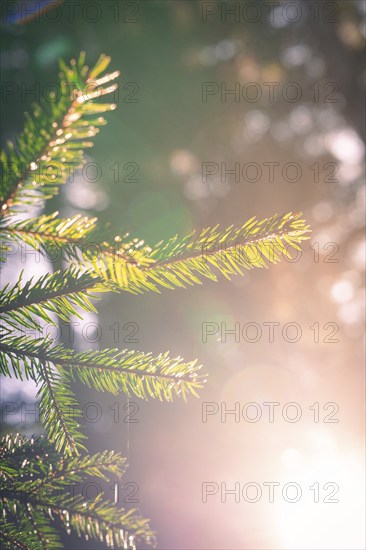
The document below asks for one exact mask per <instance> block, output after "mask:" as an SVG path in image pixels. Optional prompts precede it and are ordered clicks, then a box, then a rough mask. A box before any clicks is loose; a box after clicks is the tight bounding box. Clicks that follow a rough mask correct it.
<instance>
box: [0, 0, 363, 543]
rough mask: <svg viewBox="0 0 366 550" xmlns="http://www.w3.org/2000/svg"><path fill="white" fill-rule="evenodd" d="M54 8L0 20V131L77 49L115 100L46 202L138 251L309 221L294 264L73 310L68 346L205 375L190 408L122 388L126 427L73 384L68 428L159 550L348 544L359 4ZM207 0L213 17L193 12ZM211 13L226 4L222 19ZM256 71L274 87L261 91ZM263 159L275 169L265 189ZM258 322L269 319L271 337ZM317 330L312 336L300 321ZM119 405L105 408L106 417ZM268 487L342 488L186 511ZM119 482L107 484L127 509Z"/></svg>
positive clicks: (355, 504)
mask: <svg viewBox="0 0 366 550" xmlns="http://www.w3.org/2000/svg"><path fill="white" fill-rule="evenodd" d="M4 4H8V5H12V4H14V3H12V2H7V3H6V2H5V3H4ZM67 4H69V3H67V2H66V5H65V3H63V4H62V3H60V4H59V6H58V7H55V8H54V10H53V12H51V10H50V11H49V12H47V13H48V17H47V18H46V17H45V16H40V17H39V20H37V19H36V20H31V21H28V22H27V23H26V24H5V23H4V22H3V24H2V28H1V73H2V81H3V83H9V82H10V83H15V84H16V85H18V86H17V90H16V92H14V93H12V94H10V93H9V91H8V89H7V88H6V87H5V88H4V85H3V86H2V101H1V110H2V122H1V125H2V139H3V142H4V141H5V140H6V139H9V138H10V139H11V138H13V137H14V136H15V135H16V133H17V132H18V131H19V130H20V129H21V127H22V121H23V112H24V111H25V110H27V109H29V108H30V106H31V102H32V100H33V99H34V96H33V97H32V95H31V94H30V93H28V94H26V95H25V96H24V94H22V93H21V90H22V89H23V90H30V89H32V87H34V86H36V85H37V83H38V84H39V86H40V88H39V89H40V90H43V89H45V88H44V87H45V86H46V85H47V84H48V83H50V82H57V60H58V59H59V58H60V57H63V58H66V59H69V58H72V57H74V56H76V55H77V54H78V53H79V52H80V51H81V50H85V51H86V52H87V58H88V60H89V62H90V63H93V62H94V61H95V60H96V59H97V58H98V56H99V54H100V53H106V54H108V55H110V56H111V57H112V63H111V67H112V69H113V70H116V69H118V70H120V71H121V76H120V78H119V86H120V88H119V94H118V96H116V97H115V101H116V103H117V110H116V111H114V112H112V113H109V114H108V115H107V118H108V125H107V127H106V128H103V129H102V132H101V133H100V134H99V135H98V136H97V138H96V140H95V147H94V148H93V149H92V150H91V151H90V152H89V153H88V161H89V162H95V163H97V164H98V165H99V167H100V170H101V177H100V179H99V181H97V182H94V183H93V182H91V181H90V179H92V176H90V177H89V178H85V177H83V174H82V173H79V174H77V175H76V176H75V179H74V182H73V183H71V182H69V183H68V184H66V186H65V188H64V189H63V190H62V192H61V193H60V195H59V196H58V197H57V198H55V199H54V200H53V201H52V202H51V203H49V204H48V205H47V210H48V211H51V210H55V209H57V210H59V211H60V212H61V213H62V214H66V215H68V214H70V213H73V212H77V211H83V212H87V213H88V214H96V215H98V217H99V218H100V220H101V221H102V222H108V223H110V224H111V227H112V229H113V231H114V232H115V233H124V232H125V231H129V232H130V233H131V234H133V235H134V236H138V237H141V238H143V239H145V241H146V242H147V243H149V244H151V245H153V244H154V243H156V242H157V241H159V240H160V239H163V238H167V237H170V236H172V235H174V234H175V233H177V232H178V233H186V232H189V231H191V230H192V229H193V228H196V227H197V228H201V227H205V226H209V225H216V224H217V223H220V224H222V225H223V226H225V225H230V224H232V223H239V222H242V221H245V220H246V219H247V218H250V217H251V216H253V215H256V216H258V217H259V218H261V217H267V216H270V215H273V214H275V213H284V212H287V211H289V210H293V211H299V210H301V211H303V212H304V215H305V217H306V219H307V221H308V222H309V223H310V224H311V226H312V231H313V233H312V240H311V242H310V241H308V242H306V243H305V245H304V249H303V253H302V255H301V258H299V261H296V262H293V263H291V262H286V261H284V262H282V263H281V264H280V265H278V266H275V267H273V268H271V269H270V270H268V271H267V270H263V271H262V270H254V271H252V272H250V273H248V274H246V275H245V277H244V278H239V277H237V278H235V279H233V280H232V281H231V282H229V281H226V280H224V279H223V278H222V279H220V282H219V283H216V284H215V283H213V282H207V283H205V285H204V286H200V287H192V288H189V289H188V290H183V289H182V290H176V291H174V292H172V291H165V292H163V293H162V294H161V295H157V294H156V295H155V294H145V295H142V296H138V297H132V296H129V295H123V294H121V295H118V296H113V297H106V298H104V299H103V301H102V302H101V303H100V304H99V310H100V316H99V318H98V319H96V318H92V317H91V318H90V319H89V318H88V319H86V320H85V323H87V322H98V323H99V324H100V328H101V333H102V335H101V339H100V341H98V342H95V343H92V342H91V340H92V338H90V333H89V338H86V339H85V338H84V339H83V338H82V329H83V326H79V327H77V330H76V333H77V335H78V337H77V341H76V345H77V347H79V348H80V349H88V348H90V347H94V348H97V347H98V346H100V347H105V346H115V345H118V346H119V347H129V348H131V349H142V350H144V351H153V352H159V351H165V350H168V349H169V350H170V351H171V353H172V354H174V355H182V356H183V357H185V358H186V359H191V358H195V357H198V358H199V361H200V362H202V363H203V364H204V369H205V372H207V373H208V374H209V377H208V382H207V385H206V387H205V389H204V390H203V391H202V392H201V399H200V400H195V401H194V400H191V401H190V402H189V403H188V405H185V404H184V403H180V402H177V403H174V404H161V403H158V402H149V403H145V402H142V401H140V400H138V399H134V398H131V401H133V402H134V403H136V404H137V405H138V407H139V410H138V413H137V414H136V418H137V419H138V423H130V424H127V423H126V422H123V419H124V418H125V416H126V411H127V409H123V407H125V406H126V399H125V397H123V396H121V397H120V398H119V399H118V400H116V398H113V397H111V396H108V395H99V394H97V393H96V392H95V393H93V392H91V391H86V390H85V388H79V387H78V388H77V393H78V396H79V399H80V401H81V403H84V404H87V403H91V402H93V403H97V405H98V411H99V410H101V411H102V418H101V419H100V420H99V421H98V422H95V423H94V422H91V421H86V422H85V431H86V433H88V436H89V440H88V447H89V450H90V451H96V450H100V449H104V448H108V449H116V450H121V451H123V452H124V453H125V454H128V462H129V464H130V468H129V471H128V474H127V477H126V482H127V481H130V482H132V483H137V484H138V486H139V491H138V500H139V502H138V504H137V505H138V506H139V508H140V510H141V512H142V513H143V514H144V515H145V516H147V517H150V518H151V522H152V526H153V527H154V528H155V529H156V530H157V532H158V541H159V543H158V548H161V549H182V550H183V549H192V550H193V549H202V550H203V549H211V548H212V549H230V550H232V549H259V548H263V549H264V548H266V549H274V548H281V549H282V548H291V549H294V548H307V549H309V548H314V549H320V548H329V549H330V548H332V550H334V549H335V548H339V549H343V548H346V547H348V548H355V549H356V548H362V547H363V544H364V543H363V540H362V536H363V535H362V533H363V531H362V517H363V510H364V508H363V503H362V501H361V500H360V498H361V497H359V496H357V494H356V493H357V487H359V485H358V483H357V482H356V481H355V479H354V478H353V477H352V475H351V476H350V472H352V473H354V475H356V474H357V475H358V472H359V470H360V469H361V468H360V464H361V462H360V460H361V458H362V457H361V454H362V449H363V444H362V434H363V423H362V422H361V420H360V419H361V410H362V401H363V391H362V388H363V369H362V365H363V345H362V342H363V335H364V332H363V331H364V329H363V323H364V319H363V313H364V310H363V304H364V286H363V282H364V277H363V270H364V266H365V262H364V259H365V252H364V245H365V239H364V139H365V131H364V101H363V94H364V91H365V90H364V88H365V70H364V65H363V61H364V40H365V4H364V3H363V2H361V1H360V2H357V1H352V0H347V1H339V2H322V1H320V2H319V1H318V2H316V1H314V2H304V1H300V0H299V1H297V2H277V3H276V2H268V3H263V2H259V1H257V2H245V1H242V2H226V3H225V2H221V3H220V2H219V3H215V2H209V3H207V2H199V1H197V2H196V1H148V0H146V1H141V2H115V1H109V0H106V1H103V2H94V3H93V2H88V1H79V2H74V5H75V10H74V18H73V19H72V18H71V17H70V10H69V9H67ZM93 4H94V7H93ZM95 5H96V6H97V8H95ZM208 5H209V7H208ZM238 5H239V7H238ZM207 9H209V10H212V11H213V12H214V13H213V14H212V15H208V16H207V21H206V22H204V17H203V15H204V14H205V13H207ZM228 9H234V10H237V11H236V12H235V15H231V16H230V15H227V13H226V12H225V10H228ZM117 10H118V11H117ZM52 13H53V14H54V15H52ZM225 13H226V15H225ZM60 14H61V15H60ZM53 16H54V19H55V20H54V21H52V20H51V19H52V17H53ZM93 19H96V21H95V22H92V20H93ZM205 82H211V83H212V82H213V83H216V84H217V85H218V86H219V87H220V85H221V84H222V83H224V85H226V86H227V89H232V88H233V87H234V86H235V83H239V86H240V89H241V90H242V89H243V87H244V86H246V85H248V83H251V82H252V83H253V82H254V83H256V84H257V85H258V86H260V88H261V90H262V92H263V95H262V98H261V99H260V100H259V101H257V102H254V101H251V100H250V98H249V99H248V98H246V97H241V98H240V100H239V101H235V100H234V97H233V96H232V95H228V96H227V100H226V101H222V100H221V98H220V93H217V94H215V95H211V96H208V98H207V101H206V102H203V101H202V87H203V86H204V83H205ZM268 82H273V83H276V86H277V87H276V88H275V95H274V101H270V100H269V96H268V92H267V91H268V87H267V86H266V85H265V83H268ZM294 82H295V83H296V85H297V87H299V88H300V89H301V92H302V97H301V98H299V100H298V101H290V100H289V99H287V98H286V97H284V95H283V93H282V91H283V90H284V88H286V85H288V84H289V83H294ZM329 86H330V87H329ZM316 91H318V92H319V95H318V96H316V95H314V94H315V93H316ZM248 93H249V92H248ZM205 162H206V163H207V162H210V163H218V164H219V165H220V163H224V162H225V163H226V165H227V168H228V169H232V168H233V167H234V164H235V163H237V162H239V163H240V167H241V168H242V167H243V166H247V163H250V162H252V163H256V165H257V166H258V165H259V166H260V167H261V169H262V171H263V172H262V176H261V177H260V178H259V179H258V181H256V182H254V181H253V179H255V178H254V176H253V172H250V168H249V167H248V170H249V172H248V174H249V176H248V180H249V181H245V178H243V177H241V179H240V182H238V183H236V182H235V178H234V177H233V176H230V175H229V176H228V177H227V178H226V181H221V178H220V173H218V174H216V175H214V176H212V177H210V178H208V181H207V182H205V181H204V178H203V177H202V166H203V164H202V163H205ZM266 162H267V163H268V162H276V163H279V164H278V165H277V166H279V169H278V172H277V171H276V172H275V174H276V177H275V178H274V181H270V178H269V177H268V172H267V171H266V168H265V166H266V165H265V164H264V163H266ZM289 162H292V163H297V166H299V167H301V171H302V175H301V178H300V179H299V181H297V182H292V183H291V182H289V181H287V180H286V177H284V176H283V174H282V168H283V167H284V166H285V165H286V163H289ZM116 163H118V165H119V170H120V174H119V177H118V178H115V177H114V174H115V172H114V170H113V167H115V166H116ZM315 163H319V164H318V167H319V177H318V178H315V176H314V170H315V168H314V166H315ZM333 169H334V170H336V173H334V174H333V180H332V178H331V177H330V176H331V172H332V171H333ZM132 171H133V172H134V175H133V176H131V177H130V178H128V174H131V172H132ZM116 179H117V181H116ZM129 179H134V180H135V181H132V182H131V181H129ZM223 179H224V180H225V178H223ZM287 179H289V178H287ZM124 180H125V181H124ZM314 243H318V244H314ZM329 243H334V244H331V245H330V247H329ZM327 247H328V248H327ZM318 251H319V254H318ZM332 252H334V255H333V256H332V255H331V253H332ZM33 267H34V266H32V265H30V269H31V270H32V269H33ZM8 276H9V274H8ZM205 322H213V323H218V325H219V326H220V324H221V323H227V327H228V328H229V329H232V328H233V327H234V324H235V323H240V327H241V328H242V327H243V326H244V325H245V324H246V323H250V322H255V323H258V324H259V325H260V326H261V328H262V330H263V334H262V337H261V338H260V340H259V341H258V342H256V343H250V342H248V341H245V340H244V339H242V338H241V340H240V342H235V339H234V337H233V336H230V335H228V336H227V341H226V342H222V341H220V338H219V337H220V334H219V333H218V334H217V335H215V337H210V338H208V341H207V342H206V343H204V342H203V341H202V325H203V323H205ZM265 322H267V323H268V322H279V323H280V328H279V331H278V336H276V337H275V340H274V342H270V341H269V339H268V333H267V332H266V329H265V326H264V325H263V323H265ZM289 322H293V323H298V325H300V327H301V329H302V337H301V339H300V340H299V342H297V343H290V342H288V341H286V340H285V339H284V338H283V337H282V336H281V329H282V327H283V326H284V325H285V324H286V323H289ZM115 323H119V327H120V334H119V341H118V342H116V340H115V338H114V335H115V332H114V330H113V329H112V328H111V327H112V326H115V325H114V324H115ZM126 323H133V327H134V329H135V328H136V326H137V329H136V330H137V332H136V334H135V335H134V337H133V338H134V339H135V340H137V342H131V341H129V338H128V334H130V333H131V330H132V328H131V326H132V325H129V326H127V325H126ZM314 323H319V326H320V342H319V343H316V342H314V337H313V336H314V335H313V331H312V330H311V329H310V328H309V327H310V326H313V325H314ZM326 323H335V324H336V325H337V326H338V328H339V331H338V333H337V338H338V339H339V342H338V343H328V342H326V341H324V340H326V335H329V334H330V330H329V327H326V328H324V325H325V324H326ZM65 333H66V331H65ZM65 333H63V338H64V340H65V338H66V336H65ZM66 339H67V338H66ZM130 340H131V338H130ZM66 343H67V342H66ZM32 391H33V388H31V387H30V388H28V389H27V388H24V387H15V386H12V387H9V386H4V384H3V400H4V401H6V400H9V399H12V400H19V401H22V400H26V401H27V402H31V401H32V395H33V394H32ZM117 401H118V403H119V405H118V406H119V407H120V409H119V410H120V413H121V415H120V418H119V419H118V421H117V422H114V419H115V418H114V415H115V411H116V410H117V405H116V402H117ZM201 401H205V402H207V401H209V402H217V403H220V402H226V403H227V405H228V408H230V407H231V408H232V406H233V403H235V402H236V401H239V402H240V403H242V404H244V403H248V402H256V403H263V402H266V401H276V402H280V403H281V405H282V404H284V403H288V402H297V403H299V404H300V405H301V407H302V410H303V411H307V413H306V414H305V412H304V415H303V418H302V420H301V422H299V423H296V424H291V423H286V422H284V421H283V419H282V418H280V419H279V420H278V421H276V422H274V423H273V424H270V423H268V422H267V421H265V420H263V421H260V422H259V423H255V424H251V423H248V422H240V423H238V424H237V423H234V422H232V421H231V422H229V421H228V422H227V423H221V422H220V421H219V418H215V419H212V421H210V422H208V423H202V421H201ZM314 402H319V403H320V405H321V406H323V405H324V404H325V403H327V402H335V403H337V404H338V406H339V413H338V416H337V418H339V423H336V424H327V423H322V422H320V424H319V423H318V424H317V423H314V421H313V420H312V416H311V413H310V412H309V407H310V406H311V405H312V404H313V403H314ZM324 414H325V413H324ZM90 415H91V416H92V415H94V411H93V410H91V409H90ZM228 418H229V417H228ZM11 428H12V429H19V430H20V431H23V432H28V433H32V432H33V431H34V430H35V429H37V426H33V425H30V424H29V423H27V424H26V425H18V424H15V423H14V422H13V423H12V424H11ZM289 457H290V458H289ZM294 457H295V458H294ZM309 476H310V477H309ZM337 476H338V477H337ZM308 478H309V483H308ZM330 478H331V479H330ZM282 479H284V480H287V481H289V480H290V481H294V480H298V483H300V484H304V485H306V484H307V485H309V484H311V483H310V480H312V482H314V481H319V482H320V483H322V482H323V481H324V483H325V482H326V481H330V480H331V481H337V480H338V484H339V485H340V486H341V488H342V490H343V492H342V499H341V501H340V503H339V504H338V505H337V506H334V507H333V508H332V510H329V509H328V508H329V507H328V508H327V507H326V506H323V505H322V506H321V507H320V508H316V506H315V505H314V504H313V506H312V507H311V506H308V507H306V505H305V504H302V503H298V506H295V505H293V508H295V509H293V508H292V509H291V510H290V511H289V509H288V508H286V506H282V505H281V504H279V503H277V502H276V503H274V504H268V502H265V499H264V498H263V499H262V500H261V501H260V502H259V503H257V504H250V503H245V502H241V503H240V504H237V503H235V502H233V499H231V500H230V499H228V502H227V503H226V504H223V503H221V502H220V501H219V499H218V498H216V500H213V499H212V501H210V500H209V502H208V503H206V504H204V503H202V499H201V484H202V482H203V481H213V482H216V483H221V482H222V481H226V482H227V483H228V484H229V483H231V484H233V483H234V482H235V481H240V483H242V484H244V483H246V482H248V481H252V482H257V483H263V481H270V480H272V481H280V480H282ZM123 491H124V492H123ZM128 493H129V491H126V490H125V489H122V496H123V498H124V500H126V497H127V495H128ZM112 496H113V493H112V490H111V497H112ZM125 504H126V505H127V506H128V502H127V503H125ZM135 506H136V504H135ZM84 547H85V548H101V546H98V545H97V544H95V543H92V542H89V543H88V544H84V545H83V544H82V543H80V542H79V541H78V540H76V539H73V540H72V541H70V539H67V540H65V548H70V549H71V548H72V549H74V548H84Z"/></svg>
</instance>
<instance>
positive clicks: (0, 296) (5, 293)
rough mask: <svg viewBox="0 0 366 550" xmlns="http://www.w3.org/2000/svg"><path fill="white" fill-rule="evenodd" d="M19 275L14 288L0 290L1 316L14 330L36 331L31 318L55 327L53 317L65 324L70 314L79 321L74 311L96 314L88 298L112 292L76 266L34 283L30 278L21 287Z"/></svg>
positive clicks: (98, 279)
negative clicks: (35, 317) (100, 293)
mask: <svg viewBox="0 0 366 550" xmlns="http://www.w3.org/2000/svg"><path fill="white" fill-rule="evenodd" d="M22 275H23V272H22V273H21V274H20V277H19V279H18V282H17V283H16V284H15V285H14V286H13V287H10V288H9V285H7V286H5V287H4V288H3V289H1V290H0V315H2V316H3V320H4V322H5V323H7V324H8V325H10V326H12V327H13V328H24V327H26V328H34V329H39V328H40V325H39V323H38V322H37V321H36V320H35V319H34V316H37V317H39V318H40V319H42V320H43V321H45V322H46V323H52V324H54V325H56V324H57V319H55V317H52V314H53V315H54V316H55V315H57V316H58V317H59V318H60V319H62V320H64V321H68V320H69V318H70V315H75V316H77V317H79V318H82V316H81V314H80V313H79V311H78V309H77V308H81V309H82V310H83V311H87V312H95V311H96V309H95V307H94V306H93V305H92V303H91V302H90V299H91V298H96V296H95V293H97V292H104V291H107V290H111V289H112V287H111V285H107V284H106V283H104V284H102V280H101V279H100V278H99V277H97V276H96V275H95V274H93V273H91V272H90V271H89V272H85V271H84V272H82V271H80V270H79V269H77V268H76V267H70V268H69V269H66V270H65V271H56V272H55V273H51V274H47V275H44V276H42V277H40V278H38V279H37V280H36V281H35V282H34V278H31V279H30V280H29V281H27V282H26V283H25V284H24V286H22ZM50 314H51V315H50Z"/></svg>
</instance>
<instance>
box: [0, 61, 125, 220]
mask: <svg viewBox="0 0 366 550" xmlns="http://www.w3.org/2000/svg"><path fill="white" fill-rule="evenodd" d="M109 62H110V58H109V57H106V56H101V57H100V59H99V60H98V61H97V63H96V65H95V66H94V67H93V68H92V69H89V68H88V67H87V66H86V65H85V54H84V53H81V54H80V56H79V58H78V60H72V61H71V63H70V66H66V65H65V63H63V62H61V63H60V94H59V97H58V98H57V101H55V97H50V98H48V99H47V100H45V101H44V102H43V103H42V104H41V106H38V105H36V106H35V108H34V113H33V115H32V116H30V115H28V114H27V115H26V122H25V127H24V131H23V132H22V134H20V136H19V137H18V138H17V139H16V141H15V143H13V142H10V141H9V142H8V148H7V151H5V150H4V151H2V152H1V154H0V167H1V175H2V180H3V181H2V191H1V197H0V215H3V214H5V213H7V212H9V210H13V207H14V206H23V207H24V206H26V205H29V204H37V203H39V201H40V199H47V198H50V197H52V196H53V195H54V194H56V193H57V192H58V188H59V186H60V185H61V184H62V183H64V182H65V181H66V180H67V178H68V177H69V176H70V175H71V174H72V172H73V170H74V169H75V168H77V167H79V166H81V165H82V164H83V162H84V154H83V149H86V148H88V147H91V146H92V142H90V141H89V139H90V138H91V137H93V136H95V135H96V134H97V133H98V131H99V128H98V127H99V126H102V125H104V124H105V119H104V118H103V117H102V116H96V115H100V114H101V113H104V112H106V111H109V110H113V109H115V107H116V106H115V104H113V103H112V104H111V103H95V102H94V100H95V99H97V98H99V97H101V96H104V95H106V94H109V93H111V92H113V91H115V90H116V88H117V85H115V84H114V85H109V83H110V82H111V81H113V80H115V79H116V78H117V76H118V75H119V72H118V71H115V72H113V73H111V74H107V75H105V76H102V77H100V75H101V73H103V72H104V71H105V69H106V68H107V67H108V65H109ZM98 77H100V78H98ZM90 116H92V118H89V117H90Z"/></svg>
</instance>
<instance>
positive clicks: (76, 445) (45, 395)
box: [37, 361, 85, 455]
mask: <svg viewBox="0 0 366 550" xmlns="http://www.w3.org/2000/svg"><path fill="white" fill-rule="evenodd" d="M37 383H38V384H39V386H40V388H39V391H38V394H37V398H40V403H39V406H40V412H41V418H42V423H43V425H44V427H45V430H46V432H47V435H48V437H49V440H50V441H51V442H52V443H53V444H54V445H55V448H56V450H57V451H59V452H62V451H64V452H66V453H67V454H70V455H71V454H72V453H76V454H78V453H79V450H80V449H84V450H85V447H84V445H82V444H81V441H82V440H83V439H85V436H84V435H82V434H81V432H80V430H79V424H78V422H77V419H80V418H81V416H82V415H81V411H80V409H79V406H78V403H77V401H76V399H75V396H74V394H73V392H72V391H71V388H70V384H69V381H68V379H67V378H66V376H64V375H63V374H62V373H57V372H56V371H52V369H51V368H50V365H49V364H48V363H47V362H43V361H40V362H39V364H38V379H37Z"/></svg>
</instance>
